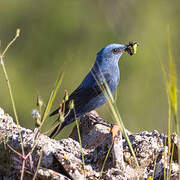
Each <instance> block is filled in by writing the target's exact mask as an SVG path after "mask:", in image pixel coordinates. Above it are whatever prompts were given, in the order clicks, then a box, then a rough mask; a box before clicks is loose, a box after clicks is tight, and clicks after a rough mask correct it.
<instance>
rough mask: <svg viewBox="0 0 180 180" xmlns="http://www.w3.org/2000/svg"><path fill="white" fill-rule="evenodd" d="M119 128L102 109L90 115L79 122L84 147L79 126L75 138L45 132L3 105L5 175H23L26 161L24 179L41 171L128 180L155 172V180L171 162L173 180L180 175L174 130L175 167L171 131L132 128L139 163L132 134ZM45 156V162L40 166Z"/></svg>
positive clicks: (1, 171)
mask: <svg viewBox="0 0 180 180" xmlns="http://www.w3.org/2000/svg"><path fill="white" fill-rule="evenodd" d="M114 127H115V126H114V125H111V124H108V123H107V122H105V121H104V120H103V119H102V118H100V117H99V116H98V115H97V114H94V113H88V114H86V115H84V116H83V117H82V118H81V120H80V123H79V128H80V134H81V141H82V147H81V145H80V143H79V139H78V133H77V128H76V127H74V129H73V131H72V133H71V135H70V137H69V138H67V139H62V140H60V141H56V140H55V139H50V138H49V137H47V136H45V135H43V134H40V133H39V132H38V129H34V131H32V130H30V129H25V128H23V127H20V126H17V125H16V124H15V123H14V122H13V119H12V118H11V117H10V116H9V115H8V114H5V113H4V111H3V110H2V109H1V108H0V159H1V161H0V177H1V179H8V180H9V179H19V178H20V175H21V169H22V165H23V162H25V168H24V172H25V173H24V175H23V176H24V179H32V177H33V176H34V174H35V172H36V170H37V177H38V179H43V180H44V179H54V180H56V179H60V180H61V179H62V180H69V179H70V180H72V179H75V180H76V179H78V180H84V179H86V180H96V179H99V178H100V179H104V180H109V179H112V180H113V179H114V180H116V179H122V180H127V179H140V178H144V179H147V178H149V177H150V178H152V176H154V179H161V178H163V176H164V168H165V170H166V172H168V171H169V168H170V167H171V173H170V177H171V179H177V178H178V172H179V165H178V164H177V160H178V153H177V146H179V142H180V141H179V139H178V137H177V136H176V135H174V134H173V135H172V142H175V148H174V150H175V152H174V154H175V155H174V156H173V158H172V163H171V166H170V164H169V161H170V159H171V158H170V156H169V155H168V147H167V146H166V144H167V136H165V135H164V134H160V133H159V132H158V131H156V130H154V131H153V132H147V131H144V132H140V133H134V134H130V133H128V135H129V139H130V142H131V144H132V147H133V149H134V152H135V155H136V157H137V160H138V163H139V167H138V166H137V164H136V162H135V159H134V157H133V156H132V153H131V151H130V149H129V146H128V143H127V141H126V139H125V138H124V137H123V136H122V133H121V132H120V130H119V128H118V126H117V127H116V131H114V129H115V128H114ZM19 132H21V135H22V141H23V147H24V151H25V155H27V154H28V156H24V157H23V156H22V155H21V152H22V147H21V140H20V136H19ZM115 132H116V133H115ZM107 152H109V154H108V156H107ZM82 153H83V155H82ZM41 154H42V156H41ZM82 157H84V158H82ZM40 158H41V161H40V162H41V163H40V166H39V169H37V165H38V162H39V159H40ZM102 167H103V169H102Z"/></svg>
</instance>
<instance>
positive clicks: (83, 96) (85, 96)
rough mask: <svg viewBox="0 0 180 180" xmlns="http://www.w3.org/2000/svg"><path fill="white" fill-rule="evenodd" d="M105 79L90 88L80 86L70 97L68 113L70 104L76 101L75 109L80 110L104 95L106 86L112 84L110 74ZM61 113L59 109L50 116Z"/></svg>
mask: <svg viewBox="0 0 180 180" xmlns="http://www.w3.org/2000/svg"><path fill="white" fill-rule="evenodd" d="M103 77H104V78H103V79H104V80H102V79H101V81H99V82H98V83H94V85H92V86H90V87H84V86H79V87H78V88H77V89H76V90H75V91H74V92H73V93H72V94H71V95H70V96H69V100H68V101H67V102H66V106H65V107H66V110H65V112H67V111H68V106H69V102H70V101H71V100H74V105H75V109H76V110H78V109H80V108H81V106H83V105H86V104H87V103H88V102H89V101H90V100H91V99H92V98H94V97H96V96H98V95H99V94H101V93H102V91H103V89H104V88H105V87H106V84H109V82H110V74H109V73H106V74H103ZM58 112H59V108H58V109H56V110H55V111H54V112H52V113H51V114H50V116H53V115H55V114H57V113H58Z"/></svg>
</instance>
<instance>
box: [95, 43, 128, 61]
mask: <svg viewBox="0 0 180 180" xmlns="http://www.w3.org/2000/svg"><path fill="white" fill-rule="evenodd" d="M126 49H127V45H123V44H109V45H107V46H105V47H104V48H103V49H101V50H100V51H99V52H98V53H97V59H99V61H107V62H109V63H110V62H113V63H114V62H118V61H119V58H120V57H121V55H122V54H124V52H125V51H126Z"/></svg>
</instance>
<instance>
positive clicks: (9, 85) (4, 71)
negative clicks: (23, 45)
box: [0, 29, 25, 180]
mask: <svg viewBox="0 0 180 180" xmlns="http://www.w3.org/2000/svg"><path fill="white" fill-rule="evenodd" d="M19 35H20V29H17V30H16V35H15V37H14V38H13V39H12V40H11V41H10V42H9V44H8V45H7V46H6V48H5V49H4V51H3V52H2V54H0V64H1V65H2V69H3V73H4V76H5V80H6V83H7V86H8V90H9V94H10V98H11V103H12V107H13V112H14V116H15V119H16V124H17V125H19V119H18V115H17V111H16V106H15V101H14V97H13V93H12V88H11V84H10V81H9V78H8V74H7V71H6V67H5V64H4V57H5V55H6V53H7V51H8V49H9V48H10V46H11V45H12V44H13V43H14V42H15V41H16V39H17V38H18V37H19ZM18 127H19V126H18ZM18 133H19V138H20V142H21V150H22V157H23V158H22V159H23V162H22V169H21V177H20V180H22V179H23V177H24V168H25V158H24V157H25V152H24V146H23V139H22V135H21V132H20V129H19V128H18ZM14 152H15V150H14Z"/></svg>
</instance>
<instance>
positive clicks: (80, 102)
mask: <svg viewBox="0 0 180 180" xmlns="http://www.w3.org/2000/svg"><path fill="white" fill-rule="evenodd" d="M126 48H127V46H126V45H122V44H110V45H107V46H105V47H104V48H103V49H102V50H101V51H99V52H98V53H97V57H96V61H95V63H94V65H93V67H92V69H91V71H90V72H89V73H88V74H87V76H86V77H85V78H84V80H83V81H82V83H81V84H80V85H79V87H78V88H77V89H76V90H75V91H74V92H73V93H72V94H71V95H70V96H69V100H68V101H67V102H66V104H67V105H66V107H67V108H66V110H65V113H66V112H67V111H68V104H69V102H70V101H71V100H74V105H75V111H76V117H80V116H82V115H83V114H85V113H87V112H90V111H92V110H94V109H96V108H97V107H99V106H101V105H102V104H104V103H105V102H106V97H105V96H104V93H103V92H102V88H101V87H100V86H101V85H102V86H103V85H104V84H105V83H106V84H107V85H108V87H109V89H110V90H111V92H112V93H113V92H114V91H115V89H116V87H117V85H118V82H119V79H120V71H119V66H118V61H119V59H120V57H121V55H122V54H123V53H124V52H125V49H126ZM58 111H59V109H57V110H56V111H54V112H53V113H51V115H50V116H52V115H55V114H58ZM73 121H74V112H73V111H71V112H70V114H69V116H68V117H67V118H66V119H65V121H64V122H63V123H62V125H61V128H59V129H58V127H57V128H56V129H55V130H54V131H53V132H52V134H51V135H50V137H53V136H55V135H57V134H58V133H59V131H60V130H61V129H62V128H63V127H65V126H66V125H68V124H70V123H72V122H73ZM57 130H58V132H57Z"/></svg>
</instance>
